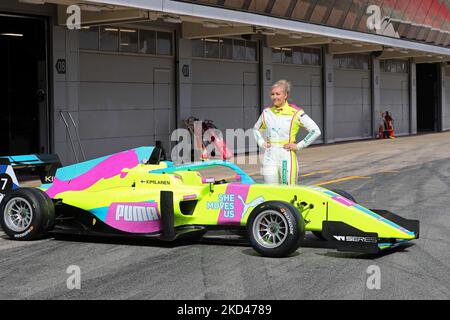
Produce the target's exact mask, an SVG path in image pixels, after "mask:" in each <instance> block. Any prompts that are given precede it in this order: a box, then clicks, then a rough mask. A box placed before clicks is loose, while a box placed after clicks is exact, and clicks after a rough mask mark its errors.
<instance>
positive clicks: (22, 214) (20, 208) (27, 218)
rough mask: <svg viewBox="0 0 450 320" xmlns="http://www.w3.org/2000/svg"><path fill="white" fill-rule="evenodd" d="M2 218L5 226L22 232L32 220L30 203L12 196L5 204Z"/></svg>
mask: <svg viewBox="0 0 450 320" xmlns="http://www.w3.org/2000/svg"><path fill="white" fill-rule="evenodd" d="M4 220H5V224H6V226H7V227H8V228H9V229H10V230H12V231H14V232H23V231H25V230H26V229H27V228H28V227H29V226H30V225H31V221H32V220H33V209H32V207H31V204H30V203H29V202H28V201H27V200H25V199H24V198H14V199H11V200H9V201H8V203H7V204H6V206H5V215H4Z"/></svg>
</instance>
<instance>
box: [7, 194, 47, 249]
mask: <svg viewBox="0 0 450 320" xmlns="http://www.w3.org/2000/svg"><path fill="white" fill-rule="evenodd" d="M54 220H55V208H54V206H53V203H52V201H51V199H50V197H49V196H48V195H47V194H46V193H45V192H43V191H42V190H40V189H37V188H20V189H17V190H14V191H12V192H11V193H9V194H7V195H6V196H5V197H4V198H3V200H2V202H1V204H0V224H1V226H2V228H3V231H4V232H5V233H6V234H7V235H8V236H9V237H10V238H11V239H14V240H24V241H25V240H36V239H40V238H42V237H44V236H45V235H46V234H47V231H49V230H50V229H51V228H52V227H53V225H54Z"/></svg>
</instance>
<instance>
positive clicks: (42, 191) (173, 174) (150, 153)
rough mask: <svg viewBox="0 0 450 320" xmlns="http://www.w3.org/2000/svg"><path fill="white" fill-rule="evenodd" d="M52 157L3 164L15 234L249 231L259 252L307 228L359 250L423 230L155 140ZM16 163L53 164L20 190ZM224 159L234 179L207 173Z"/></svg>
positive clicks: (333, 194) (5, 215)
mask: <svg viewBox="0 0 450 320" xmlns="http://www.w3.org/2000/svg"><path fill="white" fill-rule="evenodd" d="M46 159H47V160H45V159H42V158H39V157H36V156H33V157H31V158H30V157H26V156H23V157H21V158H20V160H17V159H16V158H14V157H5V158H3V159H2V162H0V163H3V164H2V165H0V179H1V181H0V183H1V184H0V191H1V192H2V193H3V194H4V197H3V199H2V200H1V204H0V223H1V226H2V228H3V230H4V232H5V233H6V234H7V235H8V236H9V237H10V238H11V239H15V240H33V239H38V238H42V237H44V236H45V235H46V234H47V233H69V234H86V235H103V236H105V235H113V236H125V237H140V238H157V239H161V240H163V241H173V240H175V239H179V238H183V237H184V238H186V237H188V238H190V237H192V238H196V239H198V238H200V237H201V236H203V235H204V234H205V233H206V232H207V231H209V230H217V229H219V230H221V229H231V230H233V229H236V230H240V231H246V233H247V235H248V237H249V239H250V242H251V244H252V246H253V248H254V249H255V250H256V251H257V252H258V253H260V254H261V255H263V256H267V257H283V256H288V255H290V254H291V253H293V252H294V251H296V250H297V249H298V247H299V246H300V244H301V241H302V240H303V239H304V237H305V231H312V232H313V233H314V234H315V235H317V236H318V237H319V238H322V239H324V240H326V241H328V245H327V246H328V247H330V245H331V246H332V247H334V248H336V249H337V250H340V251H353V252H363V253H379V252H381V251H382V250H385V249H388V248H392V247H394V246H397V245H399V244H402V243H404V242H406V241H408V240H412V239H417V238H418V237H419V221H417V220H408V219H404V218H401V217H400V216H398V215H396V214H394V213H391V212H389V211H384V210H369V209H367V208H365V207H363V206H362V205H360V204H358V203H356V202H355V201H354V199H353V198H352V197H351V196H350V195H349V194H347V193H345V192H343V191H339V190H336V191H331V190H327V189H324V188H320V187H316V186H281V185H266V184H258V183H255V182H254V181H253V179H252V178H251V177H250V176H248V175H247V174H246V173H245V172H244V171H243V170H242V169H240V168H239V167H238V166H236V165H235V164H233V163H229V162H225V161H209V162H200V163H192V164H184V165H174V164H173V163H172V162H170V161H167V160H166V159H165V156H164V152H163V150H162V149H160V148H156V147H139V148H135V149H132V150H128V151H124V152H120V153H116V154H112V155H109V156H105V157H102V158H98V159H94V160H90V161H86V162H81V163H78V164H74V165H70V166H66V167H59V168H57V169H56V170H54V169H55V162H57V161H55V159H54V158H48V157H47V158H46ZM48 159H51V160H48ZM20 166H22V167H23V166H41V167H43V168H44V169H45V168H47V167H48V168H50V169H52V170H46V171H45V170H44V173H43V174H42V180H43V181H44V183H43V184H42V185H41V186H40V187H39V188H21V187H19V185H18V181H17V179H16V175H15V173H14V169H15V168H16V167H20ZM56 167H57V166H56ZM219 167H225V168H228V170H230V169H231V170H232V172H233V175H232V176H231V177H230V179H228V180H224V179H222V180H218V179H216V178H214V177H208V176H205V175H202V174H201V171H204V170H211V169H215V168H219ZM48 168H47V169H48ZM49 171H50V173H49ZM51 171H56V172H53V173H52V172H51Z"/></svg>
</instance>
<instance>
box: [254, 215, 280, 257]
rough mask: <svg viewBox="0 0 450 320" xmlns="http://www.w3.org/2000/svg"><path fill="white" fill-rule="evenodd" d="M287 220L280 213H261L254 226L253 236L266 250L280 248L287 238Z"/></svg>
mask: <svg viewBox="0 0 450 320" xmlns="http://www.w3.org/2000/svg"><path fill="white" fill-rule="evenodd" d="M287 226H288V224H287V221H286V218H285V217H284V216H283V215H282V214H281V213H280V212H278V211H275V210H268V211H264V212H262V213H260V214H259V215H258V216H257V217H256V219H255V223H254V224H253V235H254V236H255V239H256V241H257V242H258V243H259V244H260V245H261V246H263V247H264V248H268V249H273V248H276V247H279V246H280V245H281V244H282V243H283V242H284V241H285V240H286V237H287V230H288V229H287Z"/></svg>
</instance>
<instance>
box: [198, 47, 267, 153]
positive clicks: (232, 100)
mask: <svg viewBox="0 0 450 320" xmlns="http://www.w3.org/2000/svg"><path fill="white" fill-rule="evenodd" d="M192 48H193V52H192V55H193V61H192V101H191V112H192V115H193V116H195V117H197V118H199V119H208V120H213V121H214V124H215V125H216V126H217V127H218V128H219V129H220V130H221V131H222V132H223V134H224V135H225V130H226V129H244V130H247V129H249V128H252V127H253V125H254V124H255V122H256V121H257V119H258V116H259V91H258V90H259V89H258V88H259V85H258V63H257V58H258V57H257V55H256V52H257V50H256V48H257V42H254V41H245V40H240V39H239V40H236V39H203V40H194V41H192ZM234 151H235V152H237V153H242V152H245V151H253V150H248V145H247V147H245V146H241V147H240V148H237V149H235V150H234Z"/></svg>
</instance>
